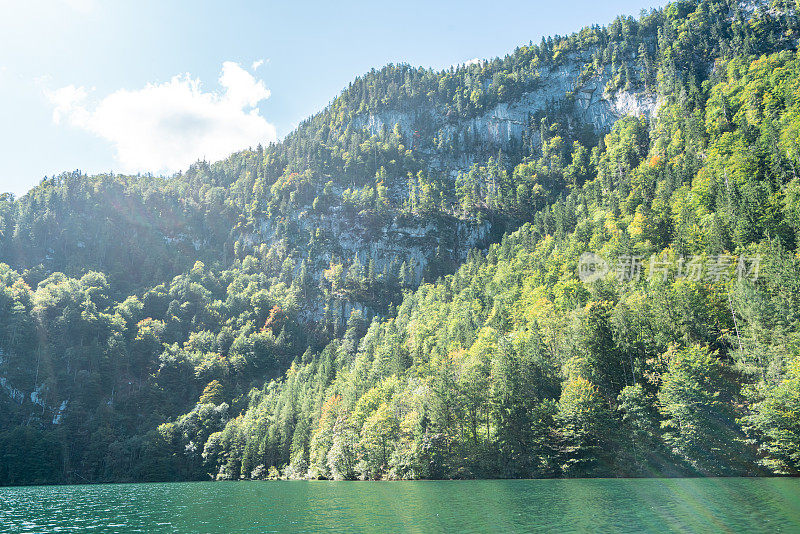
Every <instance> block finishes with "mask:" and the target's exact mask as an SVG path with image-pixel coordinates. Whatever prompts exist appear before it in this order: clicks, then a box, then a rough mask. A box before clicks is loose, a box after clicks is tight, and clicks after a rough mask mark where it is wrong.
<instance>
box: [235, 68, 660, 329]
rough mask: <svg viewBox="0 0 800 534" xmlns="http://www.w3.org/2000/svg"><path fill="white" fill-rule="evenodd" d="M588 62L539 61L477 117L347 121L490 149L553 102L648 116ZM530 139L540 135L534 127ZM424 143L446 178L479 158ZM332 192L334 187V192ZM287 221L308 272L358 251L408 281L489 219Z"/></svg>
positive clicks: (582, 113)
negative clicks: (402, 271)
mask: <svg viewBox="0 0 800 534" xmlns="http://www.w3.org/2000/svg"><path fill="white" fill-rule="evenodd" d="M590 61H591V57H590V56H586V55H584V56H578V55H573V56H572V57H570V58H569V60H568V61H567V62H566V63H565V64H562V65H559V66H554V67H544V68H542V70H540V72H539V83H538V84H537V87H536V88H535V89H534V90H532V91H529V92H527V93H523V94H522V95H521V96H520V97H519V98H517V99H514V100H511V101H507V102H502V103H499V104H497V105H496V106H494V107H493V108H492V109H490V110H489V111H487V112H486V113H484V114H482V115H480V116H477V117H472V118H469V119H458V120H454V119H453V117H452V116H450V117H448V116H445V115H444V113H443V112H441V111H440V110H437V109H435V108H433V107H424V108H419V109H411V110H408V109H405V110H399V109H386V110H383V111H381V112H378V113H370V114H364V115H360V116H357V117H355V118H354V119H353V121H352V122H351V127H354V128H357V129H366V130H368V131H369V132H371V133H372V134H379V133H380V132H381V131H382V130H383V129H384V128H387V129H392V128H394V126H395V124H398V125H399V126H400V129H401V131H402V133H403V135H404V136H405V137H406V139H412V138H413V136H414V134H415V129H416V128H418V127H419V125H420V124H425V125H426V128H425V129H426V133H425V136H426V137H427V136H430V138H431V139H433V138H436V139H439V140H442V141H443V142H445V143H447V144H450V145H452V146H456V147H457V146H466V145H469V143H468V141H470V142H474V141H477V142H478V143H479V145H480V146H482V147H487V148H489V149H491V150H496V149H497V148H507V147H509V146H510V145H511V144H512V143H513V142H518V141H520V140H521V139H522V138H523V136H524V134H525V132H528V133H529V135H530V132H531V130H532V129H531V127H530V125H531V117H532V116H533V115H534V114H536V113H537V112H542V111H545V110H547V109H550V108H553V107H560V108H563V109H568V110H569V112H570V113H571V114H572V120H573V122H574V123H575V124H588V125H591V127H592V128H593V129H594V131H595V132H597V133H603V132H605V131H609V130H610V129H611V127H612V126H613V124H614V123H615V122H616V121H617V120H619V119H620V118H622V117H624V116H628V115H635V116H649V115H651V114H652V113H654V112H655V110H656V108H657V106H658V102H657V99H656V96H655V95H654V94H653V93H651V92H649V91H647V90H646V89H645V88H644V87H635V88H633V89H631V90H621V91H615V92H613V93H610V92H608V91H607V90H606V87H607V86H608V85H609V80H611V79H612V78H613V73H612V69H611V67H610V66H606V67H605V68H604V69H602V70H601V72H600V73H599V74H597V73H596V74H594V75H593V76H586V75H585V72H586V64H587V63H588V62H590ZM531 142H533V143H534V144H537V143H539V142H540V141H539V139H538V131H537V132H536V133H535V138H532V139H531ZM424 146H425V144H424V143H423V144H422V147H421V148H419V150H420V151H421V152H422V153H423V154H425V155H426V156H427V159H428V164H429V165H430V166H431V168H433V169H435V170H437V171H439V172H442V173H444V174H449V175H450V176H452V177H455V175H456V174H457V173H458V172H459V171H463V170H467V169H468V168H469V167H470V165H472V164H473V163H476V162H483V161H484V159H483V155H482V154H480V150H477V151H475V152H474V153H473V151H464V152H462V153H460V154H457V155H455V154H454V153H452V152H450V153H443V152H442V151H437V150H435V149H431V148H427V149H426V148H424ZM320 185H321V184H320ZM337 193H338V194H341V191H337ZM291 224H292V225H293V226H294V229H293V231H292V232H291V234H294V235H297V236H300V237H298V239H296V240H295V241H294V242H292V243H287V245H288V246H289V248H292V249H294V250H296V251H301V254H300V255H299V256H295V257H307V258H309V259H312V258H313V260H312V261H313V265H310V266H309V267H312V269H310V272H311V273H312V276H313V277H314V278H316V279H319V278H320V276H321V273H322V271H323V270H324V269H326V268H327V266H328V264H329V263H330V262H337V263H343V264H344V265H345V267H347V266H349V265H350V264H351V263H352V262H354V261H355V259H356V258H358V261H359V262H360V263H361V265H363V266H364V267H366V265H367V264H368V263H369V262H372V263H373V267H374V269H375V271H376V272H382V271H385V270H389V271H392V270H394V271H396V270H397V268H398V266H399V265H400V264H401V263H403V262H405V263H406V265H407V269H408V274H410V275H411V277H412V278H413V280H411V282H412V283H413V284H414V285H416V284H418V283H420V282H421V281H422V279H423V273H425V272H426V269H427V268H429V266H430V265H431V262H432V261H434V258H435V259H436V260H437V261H442V260H443V259H444V260H445V261H451V262H453V264H457V263H461V262H462V261H463V260H464V259H465V258H466V256H467V254H468V252H469V251H470V250H471V249H473V248H482V247H484V246H486V245H487V244H488V242H489V241H490V235H491V232H492V226H491V224H490V223H489V222H482V223H480V224H478V223H477V222H474V221H464V220H459V219H456V218H453V217H443V216H439V217H437V219H436V220H435V221H432V220H431V218H430V217H414V216H410V215H405V216H402V215H396V214H395V215H394V216H387V217H379V216H376V215H375V214H365V213H353V212H348V211H347V210H346V209H345V207H343V206H332V207H329V208H326V209H324V210H321V211H320V210H313V209H311V206H303V207H300V208H299V209H298V210H297V213H296V217H295V218H294V220H293V221H292V223H291ZM279 235H280V232H279V231H278V228H277V227H276V223H275V221H272V220H269V219H263V220H262V221H261V222H260V224H259V225H258V226H257V228H256V229H255V230H254V231H253V232H252V233H250V234H248V235H245V236H243V238H244V241H245V242H246V243H247V244H248V245H257V244H262V243H263V244H267V245H269V246H273V245H275V244H276V243H277V242H278V239H279V238H278V236H279ZM315 235H316V236H322V243H319V246H317V247H314V246H313V245H312V244H310V243H307V242H308V236H315ZM312 249H313V251H312ZM296 265H297V263H296ZM360 305H361V303H358V302H348V303H347V309H348V310H349V309H350V307H353V308H359V307H360ZM321 313H322V310H321V308H319V307H318V306H317V307H314V306H310V307H309V309H308V310H306V313H305V314H304V317H305V318H306V319H309V320H316V319H319V318H320V316H321Z"/></svg>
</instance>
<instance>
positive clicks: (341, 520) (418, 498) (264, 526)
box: [0, 478, 800, 533]
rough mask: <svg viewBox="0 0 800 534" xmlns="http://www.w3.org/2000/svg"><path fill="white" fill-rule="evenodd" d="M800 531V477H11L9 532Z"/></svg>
mask: <svg viewBox="0 0 800 534" xmlns="http://www.w3.org/2000/svg"><path fill="white" fill-rule="evenodd" d="M319 531H332V532H587V531H588V532H642V531H646V532H670V531H671V532H800V479H777V478H772V479H769V478H768V479H741V478H740V479H645V480H620V479H614V480H611V479H583V480H511V481H507V480H484V481H452V482H450V481H425V482H322V481H320V482H301V481H298V482H285V481H277V482H194V483H170V484H103V485H93V486H46V487H45V486H39V487H21V488H0V532H148V533H151V532H152V533H155V532H226V533H227V532H319Z"/></svg>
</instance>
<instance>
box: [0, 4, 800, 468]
mask: <svg viewBox="0 0 800 534" xmlns="http://www.w3.org/2000/svg"><path fill="white" fill-rule="evenodd" d="M797 8H798V6H797V5H796V4H793V3H791V2H773V3H767V2H756V3H739V2H728V1H720V0H713V1H712V0H705V1H700V2H683V1H682V2H676V3H672V4H670V5H669V6H667V7H666V8H664V9H663V10H658V11H653V12H651V13H648V14H644V15H643V16H642V17H641V18H640V19H639V20H634V19H631V18H620V19H618V20H617V21H615V22H614V23H612V24H611V25H610V26H608V27H606V28H599V27H592V28H586V29H584V30H582V31H581V32H578V33H576V34H574V35H571V36H568V37H563V38H562V37H556V38H552V39H547V40H544V41H543V42H542V43H541V44H538V45H529V46H524V47H521V48H519V49H517V50H516V51H515V52H514V53H513V54H510V55H508V56H506V57H505V58H502V59H495V60H491V61H487V62H482V63H479V64H476V65H470V66H462V67H459V68H452V69H448V70H447V71H442V72H434V71H431V70H426V69H416V68H412V67H409V66H388V67H385V68H383V69H381V70H380V71H372V72H370V73H368V74H366V75H365V76H363V77H361V78H359V79H357V80H355V81H354V82H353V83H352V84H351V85H350V86H349V87H348V88H347V89H345V90H344V91H343V93H342V94H341V95H340V96H339V97H337V99H335V100H334V101H333V102H332V103H331V104H330V105H329V106H328V108H326V109H325V110H324V111H322V112H320V113H319V114H317V115H315V116H313V117H311V118H310V119H308V120H307V121H306V122H304V123H303V124H302V125H301V126H300V127H299V128H298V129H297V130H296V131H295V132H293V133H292V134H290V135H289V136H288V137H287V139H285V140H284V141H283V142H281V143H278V144H275V145H271V146H268V147H258V148H256V149H251V150H246V151H243V152H240V153H237V154H234V155H232V156H231V157H230V158H228V159H227V160H224V161H222V162H218V163H213V164H208V163H205V162H200V163H198V164H196V165H194V166H193V167H192V168H191V169H190V170H189V171H188V172H187V173H185V174H181V175H177V176H174V177H170V178H154V177H150V176H136V177H133V176H111V175H108V176H94V177H86V176H83V175H81V174H80V173H71V174H65V175H62V176H59V177H55V178H50V179H46V180H44V181H43V182H42V184H41V185H40V186H38V187H37V188H35V189H34V190H33V191H32V192H30V193H29V194H28V195H26V196H24V197H22V198H20V199H14V198H11V197H10V196H5V197H3V198H2V199H0V259H2V260H3V261H4V262H6V264H7V265H5V264H4V265H0V277H2V280H3V284H2V293H0V314H2V315H0V386H1V387H2V391H0V456H2V458H3V459H4V461H3V462H2V463H1V464H0V482H3V483H24V482H37V481H38V482H52V481H86V480H89V481H96V480H168V479H198V478H204V477H208V476H209V475H210V476H213V477H218V478H263V477H268V476H273V477H274V476H292V477H307V476H313V477H333V478H355V477H362V478H380V477H393V478H416V477H433V478H438V477H471V476H509V477H517V476H575V475H648V474H678V473H701V474H756V473H768V472H796V470H797V467H798V458H797V453H796V451H797V445H798V441H800V437H799V435H798V432H797V425H798V421H797V420H796V415H793V414H796V406H797V403H798V400H797V399H798V395H800V392H799V391H798V387H800V386H798V384H800V383H799V382H798V380H800V377H799V376H798V372H800V371H798V369H799V368H798V359H797V356H796V329H797V322H796V319H797V314H798V313H800V308H798V303H797V302H796V298H797V297H796V295H797V291H796V289H795V285H796V284H797V283H798V282H797V280H798V278H797V275H798V273H797V266H796V258H795V253H794V251H795V249H796V246H797V238H796V232H797V231H800V219H798V213H800V211H798V210H800V208H798V204H797V202H798V196H797V195H798V192H800V185H798V180H797V177H796V174H795V169H796V166H797V164H798V163H799V162H798V158H799V157H800V152H798V148H797V146H798V145H797V141H796V139H797V133H798V131H800V123H799V122H798V121H800V109H799V107H800V100H798V99H799V98H800V97H798V94H800V91H799V90H798V89H799V88H798V86H797V83H798V82H797V79H798V74H800V72H798V71H799V70H800V68H799V67H798V64H799V61H798V58H797V55H796V48H797V42H798V35H799V34H798V30H800V26H799V25H798V19H797V12H796V10H797ZM517 229H518V230H517ZM504 233H506V234H507V235H506V236H505V237H503V238H502V241H501V236H503V234H504ZM490 243H496V244H494V245H491V247H490V248H489V249H488V251H486V252H485V253H484V252H478V251H474V250H473V249H475V248H476V247H477V248H484V247H486V246H488V245H489V244H490ZM471 250H473V251H472V252H470V251H471ZM586 251H594V252H596V253H598V254H601V255H602V256H603V257H605V258H608V259H609V260H610V261H612V263H613V262H616V261H617V260H618V259H619V258H625V257H633V256H636V257H642V258H646V259H645V261H643V271H642V273H641V276H639V277H638V280H630V281H628V280H620V281H618V280H614V279H613V276H611V275H609V276H608V277H606V278H603V279H601V280H599V281H594V282H591V283H589V282H585V283H584V282H582V281H581V280H580V279H579V277H578V258H579V256H580V255H581V254H582V253H583V252H586ZM652 254H657V255H659V257H662V255H663V257H664V258H666V259H664V260H663V261H667V259H668V260H670V261H674V262H675V263H676V264H680V265H683V263H679V262H682V261H683V260H681V258H682V257H683V258H685V259H686V260H687V261H691V260H690V259H689V258H691V257H694V256H696V258H695V259H697V258H700V259H702V260H703V261H704V262H709V261H712V260H715V261H716V260H718V259H719V257H720V256H723V255H724V256H727V255H736V257H737V258H738V257H740V256H741V257H748V258H753V257H760V258H762V262H761V266H760V272H759V275H758V276H757V277H756V276H754V275H753V271H752V270H751V271H749V272H748V273H746V274H747V275H748V276H744V277H743V279H742V280H739V279H738V277H737V276H735V274H736V272H735V265H734V266H731V268H730V269H729V271H730V273H728V271H726V273H728V274H731V276H730V277H729V276H727V274H726V275H725V276H722V275H721V274H720V273H721V271H719V270H718V271H717V275H714V276H711V277H705V276H704V277H699V278H698V279H697V280H693V279H689V278H687V277H683V278H681V277H676V276H675V273H673V272H669V273H666V276H664V277H659V276H656V277H654V276H650V275H653V274H654V272H653V270H654V269H652V268H650V265H649V264H648V260H647V259H648V258H649V257H650V256H651V255H652ZM697 261H700V260H697ZM462 263H463V265H462V266H461V267H460V268H459V267H458V265H460V264H462ZM704 264H705V263H704ZM132 266H134V268H132ZM453 272H454V274H452V275H451V274H449V273H453ZM62 273H63V274H62ZM612 274H613V273H612ZM287 369H288V370H287ZM793 403H794V404H793ZM787 406H788V408H785V407H787ZM792 406H795V408H794V409H795V411H794V412H793V411H792V408H791V407H792ZM181 414H183V415H181Z"/></svg>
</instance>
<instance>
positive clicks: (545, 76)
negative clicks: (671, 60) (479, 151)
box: [354, 55, 659, 171]
mask: <svg viewBox="0 0 800 534" xmlns="http://www.w3.org/2000/svg"><path fill="white" fill-rule="evenodd" d="M589 61H590V58H589V57H582V56H577V55H573V56H571V57H570V59H569V61H568V62H567V63H566V64H564V65H559V66H555V67H545V68H543V69H542V70H541V71H540V72H539V75H540V83H539V84H538V87H536V89H534V90H532V91H529V92H527V93H524V94H523V95H522V96H521V97H520V98H518V99H516V100H513V101H510V102H502V103H499V104H497V105H496V106H495V107H494V108H493V109H491V110H489V111H488V112H486V113H484V114H483V115H481V116H478V117H474V118H471V119H466V120H459V121H456V122H455V123H454V122H453V121H451V120H449V119H448V118H447V117H445V116H444V115H442V114H441V113H439V112H437V111H436V110H431V109H420V110H411V111H400V110H386V111H382V112H380V113H377V114H370V115H365V116H361V117H357V118H356V119H355V120H354V126H355V127H357V128H367V129H369V131H370V132H371V133H373V134H377V133H379V132H380V131H381V129H382V128H384V127H386V128H389V129H391V128H393V127H394V125H395V124H399V125H400V128H401V130H402V131H403V133H404V135H406V136H410V135H412V134H413V131H414V129H413V125H414V124H418V123H419V121H421V120H425V121H430V124H433V125H434V127H435V129H436V130H437V132H436V137H437V138H439V139H442V140H444V141H446V142H452V143H454V144H456V145H458V144H464V143H465V141H466V140H467V139H476V140H478V141H480V142H482V143H486V144H488V145H492V146H495V147H499V148H504V147H506V146H508V145H509V143H510V142H511V141H512V140H515V139H516V140H519V139H521V138H522V136H523V133H524V132H525V131H527V129H528V124H529V121H530V117H531V116H532V115H534V114H535V113H537V112H540V111H544V110H545V109H547V108H548V106H553V105H560V104H568V105H570V106H569V107H571V109H572V112H573V114H574V118H575V120H576V121H578V122H581V123H585V124H590V125H591V126H592V127H593V128H594V130H595V132H597V133H602V132H605V131H608V130H610V129H611V126H613V125H614V123H615V122H616V121H618V120H619V119H621V118H622V117H625V116H629V115H634V116H643V115H644V116H650V115H652V114H653V113H654V112H655V110H656V109H657V107H658V104H659V103H658V100H657V98H656V95H655V94H654V93H652V92H650V91H648V90H647V89H646V88H645V87H643V86H639V87H635V88H633V89H631V90H620V91H615V92H613V93H609V92H608V91H607V90H606V87H607V85H608V82H609V81H610V80H611V79H612V77H613V73H612V70H611V67H610V66H606V67H605V68H604V69H603V70H602V72H601V73H599V74H595V75H593V76H591V77H588V78H586V77H584V76H583V75H582V73H583V72H584V68H585V67H584V66H585V64H586V63H588V62H589ZM533 141H534V143H536V142H538V139H534V140H533ZM439 163H440V166H441V167H443V168H446V169H448V170H451V171H452V170H454V166H455V167H456V168H458V169H459V170H462V169H463V168H465V167H469V165H471V163H472V161H470V160H469V159H465V160H461V161H452V162H442V161H440V162H439Z"/></svg>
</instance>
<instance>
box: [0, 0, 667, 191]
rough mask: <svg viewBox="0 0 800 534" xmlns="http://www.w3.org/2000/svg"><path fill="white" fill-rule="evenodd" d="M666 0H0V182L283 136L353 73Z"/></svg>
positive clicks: (492, 51)
mask: <svg viewBox="0 0 800 534" xmlns="http://www.w3.org/2000/svg"><path fill="white" fill-rule="evenodd" d="M664 3H665V2H663V1H660V0H649V1H647V0H605V1H602V2H598V1H596V0H595V1H585V0H580V1H575V2H553V1H548V2H541V1H529V2H522V1H517V2H509V1H506V0H494V1H489V2H487V1H483V2H474V1H470V0H467V1H459V2H441V3H437V4H435V5H429V3H428V2H421V1H416V0H406V1H403V2H391V3H386V4H381V5H378V4H377V3H375V2H370V3H367V2H363V3H361V2H358V3H357V2H344V1H342V2H263V1H262V2H243V1H235V0H231V1H229V2H206V1H201V0H194V1H163V0H162V1H150V0H137V1H126V0H116V1H113V2H112V1H107V2H101V1H100V0H25V1H15V0H0V146H1V147H2V150H0V191H11V192H14V193H15V194H17V195H20V194H23V193H25V192H26V191H27V190H28V189H30V188H31V187H32V186H34V185H35V184H36V183H38V182H39V181H40V180H41V178H42V177H43V176H45V175H53V174H58V173H60V172H62V171H66V170H73V169H81V170H83V171H85V172H89V173H95V172H106V171H111V170H113V171H115V172H137V171H141V172H146V171H152V172H157V173H170V172H173V171H175V170H178V169H183V168H185V167H186V166H188V162H191V161H193V160H196V159H198V158H203V157H205V158H206V159H208V160H210V161H211V160H216V159H219V158H221V157H224V155H226V154H227V153H229V152H231V151H233V150H236V149H239V148H244V147H246V146H251V145H253V146H254V145H255V144H257V143H258V142H259V141H261V142H267V141H269V140H272V139H281V138H282V137H283V136H285V135H286V134H287V133H288V132H290V131H291V130H292V129H293V128H294V127H295V126H296V125H297V123H298V122H300V121H301V120H303V119H304V118H305V117H307V116H308V115H310V114H312V113H314V112H316V111H319V110H320V109H322V108H324V107H325V105H326V104H327V103H328V102H329V101H330V100H331V99H333V98H334V97H335V96H336V95H337V94H339V92H340V91H341V90H342V89H343V88H344V87H345V86H346V85H347V84H348V83H349V82H350V80H352V79H353V78H354V77H355V76H358V75H359V74H362V73H364V72H366V71H368V70H369V69H370V68H373V67H375V68H378V67H380V66H382V65H385V64H387V63H400V62H406V63H410V64H412V65H423V66H426V67H434V68H445V67H448V66H449V65H451V64H456V63H462V62H465V61H468V60H470V59H473V58H491V57H494V56H498V55H500V56H502V55H504V54H506V53H508V52H510V51H512V50H513V49H514V48H515V47H516V46H518V45H521V44H525V43H527V42H529V41H534V42H538V41H539V40H540V39H541V37H542V36H546V35H554V34H562V35H563V34H567V33H570V32H573V31H575V30H578V29H580V28H581V27H583V26H585V25H588V24H592V23H598V24H605V23H608V22H610V21H611V20H613V18H614V17H615V16H616V15H619V14H630V15H638V13H639V12H640V10H641V9H643V8H647V9H649V8H651V7H657V6H659V5H663V4H664Z"/></svg>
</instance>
